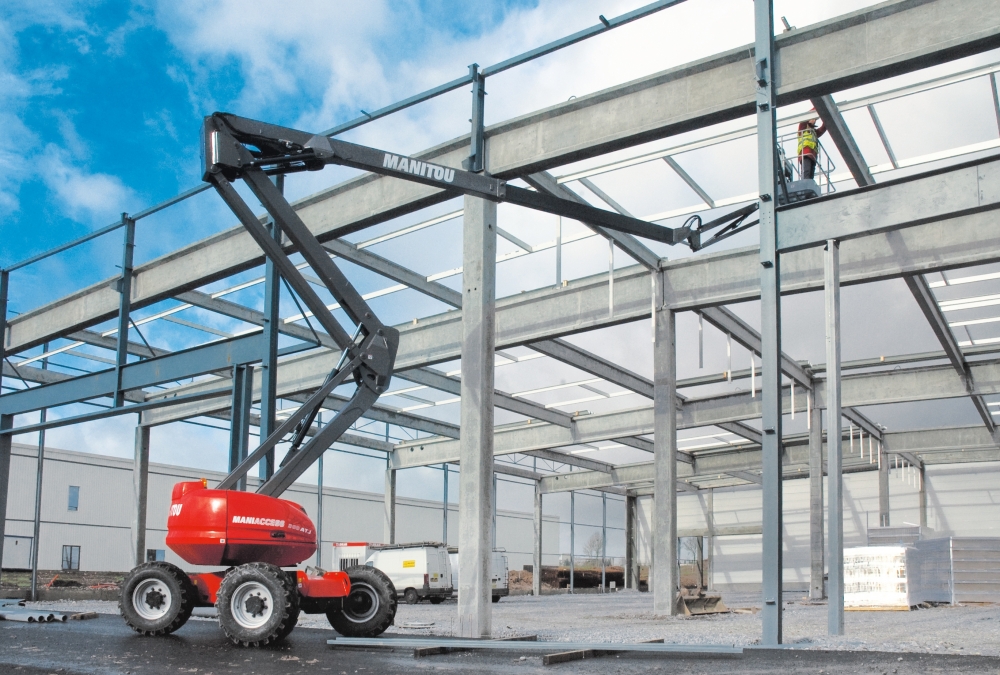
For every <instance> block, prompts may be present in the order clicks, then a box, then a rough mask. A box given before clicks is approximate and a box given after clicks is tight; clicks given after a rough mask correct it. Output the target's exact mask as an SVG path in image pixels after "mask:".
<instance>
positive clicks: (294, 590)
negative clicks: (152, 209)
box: [120, 113, 753, 646]
mask: <svg viewBox="0 0 1000 675" xmlns="http://www.w3.org/2000/svg"><path fill="white" fill-rule="evenodd" d="M203 134H204V137H203V141H204V153H205V173H204V177H203V178H204V180H205V181H207V182H209V183H211V184H212V185H213V186H214V187H215V189H216V191H217V192H218V193H219V195H220V196H221V197H222V199H223V200H224V201H225V202H226V204H228V205H229V208H230V209H232V211H233V213H235V214H236V217H237V218H238V219H239V221H240V222H241V223H242V224H243V227H244V228H246V230H247V232H249V233H250V235H251V236H252V237H253V238H254V240H255V241H256V242H257V244H258V245H259V246H260V247H261V249H263V251H264V253H265V254H266V255H267V257H268V258H269V259H270V260H271V261H272V262H273V263H274V265H275V266H276V267H277V269H278V272H279V273H280V274H281V276H282V277H283V278H284V279H285V280H286V281H287V282H288V284H289V285H290V286H291V288H292V289H293V290H294V291H295V293H296V294H297V295H298V296H299V297H300V298H301V299H302V300H303V301H304V302H305V304H306V306H307V308H308V309H309V311H310V312H312V314H313V315H314V316H315V317H316V319H317V320H318V321H319V323H320V325H321V326H322V327H323V329H324V330H326V332H327V333H328V334H329V335H330V337H331V338H332V339H333V341H334V342H335V343H336V344H337V346H338V347H339V348H340V349H341V358H340V362H339V364H338V365H337V368H335V369H334V370H333V371H332V372H331V373H330V374H329V375H328V376H327V378H326V380H325V382H324V383H323V385H322V386H321V387H320V388H319V389H317V390H316V392H315V393H313V394H312V395H311V396H310V397H309V399H308V400H307V401H306V402H305V403H303V404H302V406H301V407H300V408H298V410H296V411H295V412H294V413H293V414H292V415H291V416H289V417H288V418H287V419H286V420H285V421H284V422H282V423H281V425H279V426H278V427H277V428H276V429H275V430H274V432H273V433H271V435H270V436H268V437H267V438H266V439H264V440H263V442H262V443H261V444H260V447H258V448H257V449H256V450H254V451H253V452H252V453H250V454H249V455H248V456H247V458H246V459H245V460H243V461H242V462H240V464H239V466H237V467H236V468H235V469H234V470H233V471H232V472H231V473H230V474H229V475H228V476H227V477H226V478H225V479H223V481H222V482H221V483H220V484H219V485H218V486H216V488H214V489H209V488H208V484H207V481H194V482H184V483H178V484H177V485H175V486H174V489H173V494H172V498H171V505H170V515H169V517H168V519H167V538H166V543H167V546H168V547H169V548H170V549H171V550H173V551H174V552H175V553H177V555H179V556H180V557H181V558H183V559H184V560H186V561H187V562H189V563H191V564H194V565H208V566H215V567H228V569H227V570H226V571H225V572H212V573H198V574H190V575H189V574H186V573H185V572H183V571H182V570H181V569H180V568H178V567H176V566H175V565H172V564H169V563H165V562H147V563H144V564H141V565H139V566H137V567H136V568H135V569H133V570H132V571H131V572H130V573H129V575H128V577H127V578H126V580H125V583H124V584H123V587H122V596H121V603H120V606H121V613H122V616H123V617H124V618H125V621H126V622H127V623H128V625H129V626H131V627H132V628H133V629H135V630H136V631H138V632H139V633H142V634H146V635H162V634H167V633H171V632H173V631H175V630H177V629H178V628H180V627H181V626H183V625H184V623H185V622H186V621H187V619H188V618H189V617H190V616H191V612H192V609H193V608H194V607H195V606H199V605H200V606H210V605H213V604H214V605H216V606H217V608H218V613H219V623H220V624H221V625H222V628H223V630H224V631H225V633H226V635H227V636H228V637H229V638H230V640H232V641H233V642H235V643H237V644H243V645H255V646H256V645H263V644H267V643H269V642H272V641H275V640H280V639H281V638H283V637H285V636H287V635H288V634H289V633H290V632H291V630H292V628H294V626H295V623H296V621H297V619H298V615H299V612H307V613H325V614H326V615H327V617H328V618H329V620H330V623H331V624H332V625H333V627H334V628H335V629H336V630H337V631H339V632H340V633H342V634H344V635H348V636H356V637H372V636H376V635H379V634H381V633H382V632H383V631H385V629H386V628H388V626H389V625H390V624H391V623H392V621H393V619H394V617H395V614H396V589H395V588H394V587H393V585H392V582H391V581H390V580H389V578H388V577H386V576H385V575H384V574H382V573H381V572H379V571H378V570H376V569H374V568H370V567H363V566H360V567H354V568H351V569H348V570H346V571H336V572H324V571H323V570H318V569H316V568H306V570H305V571H296V572H288V571H284V570H282V569H281V568H283V567H292V566H295V565H297V564H298V563H300V562H302V561H303V560H306V559H307V558H308V557H309V556H311V555H313V554H314V553H315V551H316V540H317V536H316V531H315V525H314V524H313V522H312V521H311V520H310V519H309V517H308V516H307V515H306V513H305V510H304V509H303V508H302V507H301V506H299V505H298V504H296V503H294V502H291V501H287V500H283V499H280V498H279V497H280V495H281V494H282V493H283V492H284V491H285V490H286V489H288V488H289V487H290V486H291V485H292V483H293V482H294V481H295V480H296V479H297V478H299V477H300V476H301V475H302V473H303V472H305V471H306V470H307V469H308V468H309V467H310V466H311V465H312V464H313V462H315V461H316V460H317V459H318V458H319V457H320V456H321V455H322V454H323V452H325V451H326V450H327V449H328V448H329V447H330V446H331V445H332V444H333V443H334V442H335V441H336V440H337V439H338V438H340V436H341V435H342V434H343V433H344V432H345V431H347V429H348V428H350V426H351V425H352V424H353V423H354V422H355V421H357V420H358V418H360V417H361V416H362V415H364V414H365V412H366V411H367V410H368V409H369V408H371V406H372V405H373V404H374V403H375V401H376V400H377V399H378V397H379V396H380V395H381V394H382V393H383V392H385V390H386V389H387V388H388V386H389V381H390V379H391V378H392V372H393V364H394V362H395V358H396V350H397V347H398V345H399V332H398V331H397V330H396V329H394V328H392V327H389V326H385V325H384V324H383V323H382V322H381V321H379V319H378V317H376V316H375V314H374V313H373V312H372V310H371V308H370V307H369V306H368V304H367V303H366V302H365V301H364V299H362V297H361V295H360V294H359V293H358V292H357V290H355V288H354V287H353V286H352V285H351V283H350V282H349V281H348V280H347V278H346V277H345V276H344V275H343V273H342V272H341V271H340V269H339V268H338V267H337V265H336V264H335V263H334V262H333V260H332V259H331V258H330V255H329V254H328V253H327V252H326V251H325V250H324V249H323V247H322V246H321V244H320V242H319V240H317V239H316V237H315V236H314V235H313V234H312V233H311V232H310V231H309V229H308V228H307V227H306V225H305V223H303V222H302V220H301V219H300V218H299V216H298V215H297V214H296V213H295V210H294V209H293V208H292V207H291V205H290V204H289V203H288V202H287V201H286V200H285V198H284V197H283V196H282V194H281V192H280V191H279V190H278V188H277V187H276V186H275V185H274V184H273V183H272V182H271V180H270V178H269V177H268V176H269V175H273V174H284V173H292V172H296V171H316V170H320V169H322V168H323V167H325V166H326V165H328V164H342V165H346V166H351V167H355V168H358V169H364V170H368V171H372V172H375V173H379V174H383V175H386V176H392V177H396V178H401V179H405V180H411V181H415V182H418V183H424V184H427V185H432V186H434V187H439V188H442V189H444V190H448V191H450V192H454V193H455V194H456V195H458V194H468V195H473V196H477V197H482V198H485V199H490V200H493V201H506V202H510V203H513V204H518V205H521V206H526V207H529V208H533V209H537V210H540V211H545V212H548V213H553V214H558V215H562V216H566V217H569V218H573V219H576V220H581V221H584V222H587V223H590V224H593V225H600V226H602V227H606V228H609V229H613V230H618V231H621V232H626V233H629V234H633V235H638V236H642V237H646V238H649V239H654V240H657V241H662V242H666V243H669V244H677V243H681V242H686V243H687V244H688V245H689V246H691V248H692V249H694V250H697V249H698V248H701V247H703V244H702V242H701V235H702V233H704V232H706V231H708V230H710V229H713V228H715V227H719V226H721V225H726V224H727V223H729V224H728V225H727V226H726V227H725V228H724V229H723V230H722V231H721V232H720V233H719V234H718V235H716V237H714V238H713V240H712V241H717V240H720V239H722V238H725V237H726V236H731V235H732V234H735V232H737V231H742V230H743V229H745V228H746V227H749V226H750V225H752V224H753V223H749V224H743V221H744V220H745V219H746V218H747V216H749V214H750V213H751V212H752V210H753V208H752V207H745V208H743V209H740V210H738V211H736V212H734V213H732V214H730V215H728V216H724V217H723V218H720V219H717V220H714V221H712V222H710V223H707V224H705V225H702V223H701V220H700V219H698V218H693V219H691V220H689V221H688V222H687V223H685V226H684V227H681V228H677V229H671V228H667V227H660V226H657V225H653V224H652V223H649V222H646V221H643V220H639V219H637V218H632V217H629V216H625V215H621V214H618V213H614V212H611V211H605V210H602V209H597V208H594V207H592V206H588V205H586V204H580V203H577V202H571V201H568V200H565V199H561V198H559V197H554V196H551V195H548V194H546V193H543V192H535V191H532V190H527V189H524V188H520V187H517V186H514V185H510V184H509V183H507V182H506V181H504V180H501V179H497V178H494V177H492V176H489V175H488V174H477V173H471V172H467V171H461V170H459V169H453V168H450V167H446V166H443V165H439V164H434V163H433V162H426V161H423V160H419V159H415V158H411V157H406V156H401V155H396V154H393V153H390V152H385V151H382V150H376V149H373V148H367V147H363V146H360V145H355V144H352V143H346V142H344V141H339V140H335V139H331V138H328V137H326V136H323V135H314V134H309V133H306V132H302V131H296V130H294V129H287V128H284V127H278V126H274V125H270V124H265V123H262V122H257V121H254V120H250V119H246V118H242V117H237V116H235V115H230V114H226V113H215V114H214V115H211V116H209V117H206V118H205V122H204V127H203ZM240 179H242V180H243V181H244V182H245V183H246V185H247V186H248V187H249V188H250V190H251V191H252V192H253V194H254V195H255V196H256V197H257V199H259V200H260V202H261V204H263V206H264V208H265V209H266V210H267V212H268V214H269V215H270V216H271V218H272V219H273V220H274V222H275V224H276V225H277V227H278V231H279V232H281V233H282V234H283V237H281V238H279V239H276V238H275V237H274V236H272V235H271V233H269V232H268V230H267V229H266V228H265V227H264V226H263V225H262V224H261V222H260V220H259V218H258V217H257V216H256V215H254V213H253V211H252V210H251V209H250V207H249V206H248V205H247V204H246V202H245V201H244V200H243V198H242V197H240V195H239V193H238V192H237V191H236V189H235V188H234V187H233V182H234V181H236V180H240ZM284 237H287V238H288V240H289V241H290V243H291V245H292V247H293V249H294V250H295V251H297V252H298V253H300V254H301V255H302V257H303V258H304V259H305V260H306V262H307V263H308V264H309V266H310V267H311V268H312V270H313V272H314V273H315V275H316V276H317V277H319V279H320V280H321V281H322V282H323V284H324V285H325V286H326V288H327V289H328V290H329V291H330V293H331V294H332V295H333V297H334V298H335V299H336V300H337V302H338V303H339V304H340V306H341V308H343V310H344V312H345V313H346V314H347V316H348V317H349V318H350V320H351V321H352V322H353V323H354V324H355V326H356V329H355V331H354V333H353V335H352V334H349V333H348V332H347V331H346V330H345V329H344V328H343V327H342V326H341V325H340V323H339V322H338V321H337V320H336V319H335V318H334V316H333V314H332V313H331V312H330V310H328V309H327V307H326V305H325V304H324V303H323V301H322V300H321V299H320V297H319V296H318V295H317V294H316V292H315V291H314V290H313V288H312V287H311V286H310V284H309V282H308V281H306V279H305V278H304V277H303V276H302V274H301V273H299V271H298V270H297V269H296V267H295V264H294V263H292V261H291V260H290V259H289V257H288V255H287V254H286V253H285V243H284ZM712 241H710V242H707V243H712ZM707 243H706V244H705V245H707ZM349 378H353V380H354V382H355V384H356V386H357V389H356V390H355V392H354V395H353V396H352V397H351V398H350V400H349V401H348V402H347V404H346V405H344V406H343V408H342V409H341V410H340V411H339V412H338V413H337V415H336V416H335V417H334V418H333V420H331V421H330V422H329V423H328V424H326V425H324V426H323V427H322V428H320V429H318V430H316V432H315V433H314V435H313V436H312V438H311V439H309V440H308V441H307V440H306V439H307V435H308V432H309V431H310V429H311V427H312V423H313V421H314V419H315V418H316V415H317V414H318V412H319V410H320V407H321V406H322V404H323V402H324V401H325V400H326V398H327V396H329V395H330V393H331V392H333V390H334V389H335V388H337V387H338V386H340V385H342V384H345V383H347V382H348V379H349ZM286 438H289V440H290V449H289V451H288V453H287V454H286V456H285V458H284V460H283V461H282V463H281V466H280V467H279V468H278V470H277V471H276V472H275V473H274V475H273V476H271V477H270V478H268V479H267V480H266V481H265V482H264V483H263V484H262V485H261V486H260V487H259V488H258V489H257V492H256V494H250V493H247V492H243V491H240V490H239V489H238V488H239V484H240V482H241V480H243V479H244V477H245V476H246V474H247V472H248V471H249V470H250V469H251V468H252V467H253V466H255V465H256V464H257V463H258V462H260V461H261V460H262V459H264V458H265V457H266V456H267V455H268V453H269V452H271V451H272V450H273V449H274V448H275V446H276V445H277V444H278V443H279V442H282V441H283V440H285V439H286Z"/></svg>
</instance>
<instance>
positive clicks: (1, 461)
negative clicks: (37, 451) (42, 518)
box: [0, 369, 14, 577]
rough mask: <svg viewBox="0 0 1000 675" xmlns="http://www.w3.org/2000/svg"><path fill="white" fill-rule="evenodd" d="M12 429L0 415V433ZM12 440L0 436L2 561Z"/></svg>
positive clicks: (11, 423) (8, 417)
mask: <svg viewBox="0 0 1000 675" xmlns="http://www.w3.org/2000/svg"><path fill="white" fill-rule="evenodd" d="M0 370H2V369H0ZM12 428H14V416H13V415H0V431H2V430H4V429H12ZM13 440H14V437H13V436H11V435H10V434H4V435H3V436H0V560H3V542H4V532H5V531H6V528H7V488H8V485H9V484H10V448H11V443H12V441H13ZM0 577H2V571H0Z"/></svg>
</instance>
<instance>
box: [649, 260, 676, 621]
mask: <svg viewBox="0 0 1000 675" xmlns="http://www.w3.org/2000/svg"><path fill="white" fill-rule="evenodd" d="M657 282H658V283H657V298H656V307H657V310H656V317H655V322H656V335H655V343H654V345H653V462H654V464H655V472H654V474H653V560H652V565H653V569H652V573H651V575H650V576H651V577H652V578H651V580H650V590H651V591H652V592H653V612H654V613H655V614H667V615H674V614H676V613H677V589H678V587H679V584H678V578H677V577H678V569H677V350H676V346H675V343H676V325H675V317H674V313H673V312H672V311H671V310H670V309H666V308H662V307H663V297H662V291H661V290H660V289H661V288H662V278H658V279H657Z"/></svg>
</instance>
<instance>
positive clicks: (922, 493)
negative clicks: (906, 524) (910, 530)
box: [917, 466, 927, 530]
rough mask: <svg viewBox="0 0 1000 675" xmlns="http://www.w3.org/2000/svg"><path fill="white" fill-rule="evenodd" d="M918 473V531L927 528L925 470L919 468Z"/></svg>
mask: <svg viewBox="0 0 1000 675" xmlns="http://www.w3.org/2000/svg"><path fill="white" fill-rule="evenodd" d="M918 471H919V478H920V487H919V491H918V493H917V497H918V499H919V500H920V501H919V502H918V505H919V508H920V529H921V530H923V529H926V528H927V468H926V467H924V466H921V467H920V469H919V470H918Z"/></svg>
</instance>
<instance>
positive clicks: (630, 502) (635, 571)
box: [625, 495, 639, 591]
mask: <svg viewBox="0 0 1000 675" xmlns="http://www.w3.org/2000/svg"><path fill="white" fill-rule="evenodd" d="M637 508H638V498H636V497H634V496H632V495H627V496H626V497H625V587H626V588H631V589H632V590H634V591H637V590H639V560H638V557H637V556H636V547H635V517H636V509H637Z"/></svg>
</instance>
